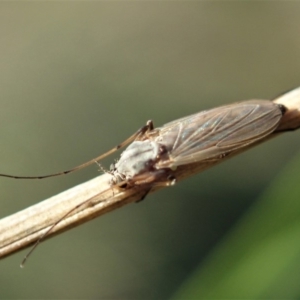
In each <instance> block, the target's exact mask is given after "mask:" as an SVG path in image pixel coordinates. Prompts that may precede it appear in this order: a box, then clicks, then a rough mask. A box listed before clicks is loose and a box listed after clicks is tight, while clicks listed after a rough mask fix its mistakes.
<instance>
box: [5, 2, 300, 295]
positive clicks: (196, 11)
mask: <svg viewBox="0 0 300 300" xmlns="http://www.w3.org/2000/svg"><path fill="white" fill-rule="evenodd" d="M299 13H300V3H299V2H236V1H232V2H231V1H230V2H221V1H216V2H202V1H201V2H194V1H193V2H184V1H182V2H167V1H166V2H162V1H157V2H150V1H149V2H121V1H116V2H26V3H24V2H2V3H0V91H1V97H0V124H1V126H0V140H1V147H0V173H10V174H17V175H41V174H47V173H52V172H57V171H61V170H64V169H68V168H71V167H73V166H76V165H77V164H80V163H82V162H84V161H86V160H89V159H91V158H93V157H95V156H97V155H99V154H100V153H102V152H104V151H106V150H108V149H110V148H111V147H113V146H115V145H116V144H118V143H119V142H121V141H122V140H123V139H124V138H126V137H128V136H129V135H130V134H132V133H133V132H134V131H135V130H137V129H138V128H139V127H141V126H142V125H144V124H145V122H146V121H147V120H149V119H152V120H153V121H154V124H155V125H156V126H160V125H163V124H164V123H166V122H169V121H171V120H174V119H177V118H179V117H183V116H185V115H189V114H192V113H195V112H197V111H201V110H203V109H207V108H211V107H214V106H217V105H222V104H228V103H231V102H236V101H240V100H246V99H251V98H262V99H271V98H273V97H275V96H276V95H277V94H280V93H282V92H284V91H286V90H289V89H291V88H293V87H296V86H299V85H300V55H299V53H300V38H299V30H300V18H299ZM299 134H300V132H293V133H287V134H284V135H283V136H281V137H279V138H276V139H274V140H271V141H269V142H267V143H266V144H264V145H261V146H258V147H256V148H254V149H252V150H250V151H248V152H247V153H244V154H242V155H240V156H238V157H236V158H234V159H232V160H229V161H227V162H225V163H224V164H221V165H219V166H217V167H215V168H212V169H210V170H208V171H206V172H204V173H202V174H199V175H197V176H194V177H193V178H190V179H188V180H186V181H184V182H180V183H179V184H178V185H176V186H175V187H172V188H167V189H163V190H161V191H159V192H157V193H154V194H152V195H150V196H149V197H147V199H146V200H145V201H143V202H142V203H139V204H131V205H128V206H126V207H124V208H122V209H119V210H117V211H114V212H112V213H110V214H108V215H105V216H103V217H101V218H98V219H96V220H94V221H92V222H89V223H87V224H85V225H83V226H80V227H78V228H76V229H74V230H71V231H69V232H66V233H64V234H62V235H60V236H58V237H55V238H53V239H51V240H49V241H46V242H45V243H43V244H42V245H41V246H40V247H39V249H38V250H37V251H36V252H35V253H34V255H33V256H32V257H31V258H30V260H29V261H28V264H27V265H26V268H25V269H22V270H21V269H20V268H19V263H20V261H21V260H22V258H23V255H24V254H25V252H26V251H27V250H26V251H23V252H22V253H17V254H14V255H12V256H11V257H8V258H5V259H4V260H2V261H1V268H0V269H1V271H0V282H1V292H0V296H1V298H3V299H4V298H11V299H12V298H27V299H29V298H36V299H38V298H43V299H47V298H53V299H54V298H69V299H71V298H86V299H88V298H100V299H168V298H171V297H175V298H176V296H174V295H181V296H178V297H179V298H181V299H183V298H185V297H187V295H188V294H185V290H186V289H188V288H187V287H188V286H194V289H195V290H197V292H199V291H200V293H199V294H197V296H196V292H195V294H190V295H189V297H190V298H193V297H196V298H202V297H203V298H204V297H205V298H209V297H211V298H214V297H216V298H222V297H224V298H233V297H238V298H242V297H243V298H251V296H257V297H261V296H265V297H269V298H272V297H275V296H276V295H281V296H282V297H283V298H285V296H287V294H285V292H284V291H285V290H287V288H286V283H285V282H282V281H281V280H280V278H281V277H276V276H275V275H276V274H277V275H278V274H279V275H278V276H283V274H285V276H287V274H288V275H289V276H290V278H293V280H294V281H293V282H294V284H293V285H292V286H293V287H294V290H293V289H292V287H290V288H289V289H288V290H289V292H290V291H291V290H292V291H293V295H292V296H294V297H296V296H297V295H298V297H299V296H300V291H299V290H298V287H297V285H299V284H298V283H297V282H299V279H300V274H298V273H297V275H295V273H293V272H292V271H291V272H289V271H288V270H289V266H291V265H294V266H295V269H296V266H297V268H298V269H300V268H299V267H300V258H299V257H298V256H299V254H298V252H297V251H294V252H295V253H294V252H293V253H294V256H293V257H294V258H295V257H297V260H296V261H295V260H293V259H292V258H291V259H289V264H290V265H284V267H282V269H280V270H282V272H281V271H278V269H276V271H274V269H272V268H270V267H266V271H265V272H266V275H263V276H262V279H260V280H259V282H258V283H257V282H255V276H254V278H252V277H251V278H252V279H253V280H254V281H250V280H248V279H247V277H245V279H244V281H243V280H242V276H241V274H250V271H249V269H247V268H243V266H244V265H238V266H237V265H235V262H234V257H233V260H232V261H231V260H229V259H228V257H226V256H224V257H223V258H222V259H221V258H220V255H219V254H218V253H220V252H221V253H223V254H224V253H225V250H224V251H223V250H222V247H225V246H224V245H225V244H226V241H227V239H229V238H228V237H230V236H231V242H230V239H229V241H228V243H227V244H226V245H227V246H226V247H228V248H226V249H227V250H226V251H227V252H228V253H229V254H230V253H231V255H232V254H233V253H234V256H235V255H236V256H239V255H242V256H243V255H244V253H245V251H249V249H250V248H249V247H246V249H243V248H242V247H241V248H238V247H237V246H236V244H234V243H242V241H243V238H245V236H246V235H245V234H244V231H243V230H241V231H240V232H239V234H237V235H236V236H235V237H234V236H233V233H232V232H235V230H238V229H237V228H239V227H238V226H239V224H241V222H242V223H243V222H244V221H243V220H244V218H245V216H249V210H250V211H251V210H252V211H253V207H256V206H257V205H258V203H260V201H263V196H262V195H264V193H265V190H268V189H271V188H272V186H273V182H274V180H275V182H281V180H279V179H278V178H280V176H281V175H280V174H282V172H288V171H286V170H287V168H288V167H286V165H287V164H289V165H290V166H291V167H292V166H293V165H294V163H293V159H297V153H299V151H298V149H299V146H300V135H299ZM115 158H116V157H110V158H109V159H107V160H106V161H105V162H104V165H105V166H106V167H107V168H108V167H109V164H110V163H111V162H113V160H114V159H115ZM284 174H287V173H284ZM98 175H99V172H98V169H97V167H96V166H95V167H90V168H89V169H87V170H84V171H81V172H80V173H78V174H72V175H69V176H62V177H57V178H50V179H46V180H41V181H17V180H11V179H5V178H2V179H0V188H1V189H0V199H1V200H0V215H1V217H5V216H7V215H10V214H13V213H15V212H17V211H19V210H22V209H24V208H26V207H27V206H30V205H33V204H35V203H37V202H39V201H41V200H43V199H46V198H48V197H50V196H52V195H55V194H57V193H59V192H61V191H63V190H65V189H68V188H70V187H72V186H74V185H76V184H79V183H81V182H83V181H86V180H88V179H90V178H93V177H95V176H98ZM295 176H296V175H295ZM285 177H286V176H285ZM299 179H300V178H299ZM283 188H284V187H283ZM283 195H284V197H283V198H280V199H281V202H280V201H279V200H280V199H279V200H278V201H279V203H283V204H284V203H285V202H286V201H287V199H289V194H288V193H283ZM297 195H300V189H299V194H297V192H296V193H295V196H294V197H296V198H298V197H297ZM269 208H272V197H271V200H270V201H269V205H266V208H265V209H266V210H267V212H268V209H269ZM290 209H291V211H295V210H296V208H295V207H294V206H293V204H291V205H290ZM279 210H280V211H282V208H280V209H279ZM266 215H268V213H266ZM266 215H264V214H262V215H260V216H261V219H260V220H261V222H262V223H260V224H261V225H260V226H258V227H257V229H256V230H254V232H256V233H258V232H259V231H260V230H261V229H262V228H265V227H266V226H265V224H264V223H263V221H264V220H265V219H266V217H264V216H266ZM251 216H252V215H251ZM250 219H251V221H249V220H250ZM283 219H284V218H281V217H280V216H279V217H278V218H270V219H268V224H269V225H270V228H272V226H273V224H276V225H277V227H276V226H275V227H276V228H275V230H279V228H278V226H279V224H280V220H283ZM247 220H248V221H249V222H253V224H256V223H255V222H256V218H255V215H254V216H252V217H251V218H250V217H248V219H247ZM284 220H285V219H284ZM294 221H295V224H296V225H297V226H298V227H299V225H300V218H299V221H298V222H297V218H295V220H294ZM245 222H246V221H245ZM273 222H274V223H273ZM249 230H250V229H249ZM249 230H248V231H249ZM270 230H271V229H270ZM280 230H281V229H280ZM248 231H247V232H248ZM232 236H233V237H232ZM250 236H252V235H251V234H249V237H250ZM283 236H285V233H283ZM291 239H292V240H294V237H292V238H291ZM233 240H234V241H235V242H232V241H233ZM254 240H255V239H254ZM254 240H253V242H251V239H250V240H248V243H249V245H252V246H253V248H251V251H254V252H255V251H257V248H255V246H256V243H255V242H254ZM282 243H284V242H282V240H280V245H290V242H289V241H286V242H285V243H284V244H282ZM299 244H300V241H299ZM222 245H223V246H222ZM230 246H232V247H233V248H230ZM219 247H221V248H219ZM218 249H221V250H219V252H218ZM230 249H232V250H230ZM237 249H240V250H237ZM266 249H267V247H266ZM266 249H265V248H262V252H259V253H264V254H265V255H268V253H269V252H267V250H266ZM270 249H278V245H277V244H276V241H275V242H274V245H273V246H272V247H271V246H270ZM289 249H290V248H289ZM291 249H298V248H294V247H293V248H291ZM234 251H236V252H234ZM227 252H226V253H227ZM251 253H252V252H251ZM255 253H256V252H255ZM229 254H228V255H229ZM297 255H298V256H297ZM268 256H269V257H270V255H268ZM283 256H284V257H287V254H286V253H285V252H280V251H279V252H278V253H277V255H276V254H274V256H273V257H272V260H271V261H272V262H274V263H275V262H278V261H280V262H281V260H280V259H279V258H280V257H283ZM250 257H251V256H250ZM255 257H256V256H255ZM258 257H260V259H261V260H262V261H264V259H262V258H261V256H258ZM218 258H219V261H218ZM214 262H216V265H214ZM248 262H249V264H250V265H254V264H252V263H251V262H252V261H251V260H250V258H249V261H248ZM259 262H260V260H258V261H257V268H254V269H253V270H251V272H252V273H251V274H260V272H261V264H260V263H259ZM281 265H282V263H281ZM220 266H221V267H222V268H223V271H224V273H222V274H224V277H221V276H219V277H216V276H215V274H221V272H220V268H221V267H220ZM233 266H234V272H231V273H230V272H229V271H230V270H232V269H233ZM271 266H273V267H274V268H275V266H274V265H272V263H271ZM268 270H269V272H268ZM195 274H201V275H199V276H200V277H199V278H200V279H199V280H197V279H195V278H197V275H195ZM234 274H235V275H234ZM270 274H271V275H272V276H270ZM206 275H207V276H209V277H206ZM195 276H196V277H195ZM234 276H237V277H238V278H240V281H239V282H236V281H235V279H234V278H235V277H234ZM230 279H232V280H231V281H230ZM226 280H228V282H229V283H228V285H226V287H224V289H223V290H222V284H224V285H225V283H224V282H226ZM272 280H273V281H272ZM201 282H202V285H203V282H206V283H207V285H206V286H205V287H203V286H202V287H201ZM221 282H222V284H221ZM270 282H271V283H272V286H273V287H274V288H272V286H271V285H270ZM210 286H211V288H210ZM243 286H245V287H246V288H245V289H243ZM248 286H250V287H251V288H252V294H251V293H250V291H251V288H249V289H248V288H247V287H248ZM262 286H263V287H262ZM216 287H219V290H218V291H219V292H217V291H216V290H215V288H216ZM205 288H207V290H205ZM201 289H202V290H201ZM254 289H255V292H254ZM178 290H180V292H179V291H178ZM257 290H258V292H256V291H257ZM259 291H262V293H260V294H259ZM180 293H182V294H180ZM201 293H202V294H201ZM255 293H256V294H255ZM289 295H290V294H289ZM290 296H291V295H290Z"/></svg>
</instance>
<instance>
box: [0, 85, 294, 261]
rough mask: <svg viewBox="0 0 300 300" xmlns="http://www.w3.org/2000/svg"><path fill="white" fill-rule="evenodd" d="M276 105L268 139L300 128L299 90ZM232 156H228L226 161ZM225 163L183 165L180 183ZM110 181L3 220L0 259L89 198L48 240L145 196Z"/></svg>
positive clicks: (83, 186)
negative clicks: (279, 110) (276, 120)
mask: <svg viewBox="0 0 300 300" xmlns="http://www.w3.org/2000/svg"><path fill="white" fill-rule="evenodd" d="M274 102H276V103H278V104H283V105H284V106H285V107H286V108H287V109H288V111H287V112H286V113H285V115H284V117H283V118H282V120H281V123H280V125H279V127H278V129H277V130H276V132H275V133H273V134H272V135H270V136H269V137H268V138H271V137H275V136H276V135H278V133H280V132H284V131H286V130H294V129H297V128H299V127H300V88H297V89H295V90H293V91H291V92H289V93H287V94H284V95H282V96H280V97H278V98H277V99H275V100H274ZM268 138H266V139H264V140H262V141H260V142H263V141H265V140H267V139H268ZM250 147H252V146H250ZM250 147H249V148H250ZM247 149H248V148H243V149H242V150H239V151H237V152H236V153H233V154H234V155H235V154H238V153H240V152H243V151H245V150H247ZM231 156H232V155H229V156H227V157H226V159H228V158H229V157H231ZM223 160H224V159H223ZM223 160H219V161H216V162H213V163H212V162H210V163H203V162H202V163H197V164H192V165H187V166H181V167H179V168H178V169H177V170H176V174H175V175H176V178H177V181H179V180H182V179H184V178H186V177H189V176H191V175H193V174H195V173H198V172H200V171H203V170H205V169H207V168H210V167H212V166H214V165H215V164H217V163H220V162H221V161H223ZM110 178H111V175H109V174H104V175H101V176H99V177H97V178H94V179H92V180H90V181H87V182H85V183H83V184H80V185H78V186H76V187H73V188H71V189H69V190H67V191H65V192H62V193H60V194H58V195H56V196H53V197H51V198H49V199H47V200H45V201H42V202H40V203H38V204H36V205H33V206H31V207H29V208H27V209H24V210H23V211H20V212H18V213H15V214H13V215H11V216H8V217H6V218H3V219H2V220H0V257H1V258H3V257H5V256H8V255H10V254H12V253H14V252H17V251H20V250H22V249H24V248H26V247H28V246H30V245H32V244H33V243H34V242H35V241H37V240H38V238H39V237H40V236H41V235H42V234H43V233H44V232H45V231H46V230H48V229H49V228H50V226H51V225H52V224H54V223H55V222H56V221H57V220H58V219H60V218H61V217H62V216H64V215H65V214H66V213H67V212H68V211H70V210H72V209H74V207H76V206H77V205H79V204H81V203H82V202H84V201H86V200H87V199H91V198H92V200H91V201H89V202H86V203H85V204H84V205H82V206H80V207H79V208H78V209H76V210H75V211H73V212H72V214H70V215H69V216H68V217H66V218H65V219H64V220H63V221H62V222H60V223H59V224H58V225H57V226H55V227H54V229H53V231H51V233H50V234H49V235H47V237H46V238H49V237H52V236H54V235H56V234H59V233H61V232H63V231H65V230H68V229H70V228H72V227H75V226H78V225H80V224H82V223H84V222H87V221H89V220H91V219H93V218H96V217H98V216H100V215H102V214H105V213H107V212H109V211H112V210H114V209H116V208H118V207H121V206H123V205H126V204H128V203H131V202H135V201H137V200H139V199H140V198H141V196H142V195H143V194H144V193H145V191H143V190H142V189H141V188H140V187H139V188H132V189H128V190H124V191H122V190H120V189H118V188H116V187H114V188H112V187H111V185H110V183H109V182H110ZM157 189H159V188H155V189H154V190H152V191H151V192H153V191H156V190H157ZM99 195H100V196H99Z"/></svg>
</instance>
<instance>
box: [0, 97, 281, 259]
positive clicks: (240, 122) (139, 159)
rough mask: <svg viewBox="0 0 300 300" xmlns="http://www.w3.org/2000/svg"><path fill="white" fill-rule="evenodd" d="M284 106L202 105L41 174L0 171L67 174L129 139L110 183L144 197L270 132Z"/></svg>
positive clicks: (263, 102) (253, 102) (262, 103)
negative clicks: (181, 172)
mask: <svg viewBox="0 0 300 300" xmlns="http://www.w3.org/2000/svg"><path fill="white" fill-rule="evenodd" d="M285 112H286V108H285V107H284V106H283V105H280V104H275V103H273V102H272V101H268V100H249V101H244V102H239V103H234V104H231V105H226V106H221V107H217V108H213V109H210V110H207V111H202V112H199V113H196V114H193V115H190V116H187V117H184V118H181V119H178V120H175V121H173V122H170V123H167V124H165V125H163V126H162V127H159V128H154V126H153V123H152V121H148V122H147V124H146V125H145V126H143V127H142V128H140V129H139V130H138V131H137V132H136V133H134V134H133V135H132V136H130V137H129V138H127V139H126V140H125V141H124V142H122V143H121V144H119V145H118V146H116V147H114V148H113V149H111V150H109V151H108V152H106V153H104V154H102V155H100V156H98V157H96V158H94V159H92V160H90V161H88V162H86V163H83V164H81V165H79V166H77V167H75V168H73V169H70V170H67V171H63V172H59V173H54V174H49V175H43V176H15V175H8V174H0V176H3V177H9V178H15V179H43V178H48V177H53V176H58V175H63V174H68V173H71V172H74V171H77V170H80V169H82V168H85V167H87V166H89V165H92V164H94V163H95V162H98V161H100V160H101V159H103V158H104V157H106V156H108V155H110V154H112V153H113V152H115V151H116V150H118V149H120V148H123V147H125V146H127V145H128V147H127V148H126V149H125V150H124V151H123V153H122V154H121V156H120V159H119V160H118V161H117V162H116V163H115V164H112V166H111V168H110V171H108V172H109V173H110V174H111V175H112V180H111V185H113V186H117V187H119V188H120V189H123V190H124V189H130V188H137V187H142V188H143V190H144V191H145V194H144V196H143V198H144V197H145V196H146V195H147V194H148V193H149V191H150V190H151V189H152V188H154V187H156V186H169V185H173V184H175V182H176V169H177V168H178V167H182V166H187V165H191V164H197V163H203V162H207V163H209V162H216V161H219V160H221V159H223V158H224V157H226V156H228V155H229V154H232V153H234V152H236V151H238V150H240V149H241V148H243V147H246V146H249V145H251V144H254V143H256V142H258V141H259V140H261V139H263V138H265V137H266V136H268V135H270V134H271V133H272V132H274V131H275V130H276V128H277V127H278V125H279V123H280V120H281V118H282V116H283V115H284V113H285ZM87 201H88V200H87ZM87 201H85V202H84V203H86V202H87ZM80 205H81V204H80ZM76 208H78V206H77V207H76ZM74 209H75V208H74ZM74 209H72V210H71V211H69V212H68V213H67V214H66V215H64V216H63V217H62V218H60V219H59V220H58V221H57V222H55V223H54V224H53V225H52V226H51V227H50V229H49V230H48V231H46V232H45V233H44V234H43V235H42V236H41V237H40V238H39V240H38V241H37V242H36V244H35V245H34V246H33V248H32V249H31V251H30V252H29V253H28V254H27V255H26V257H25V258H24V260H23V262H22V264H24V263H25V261H26V259H27V258H28V256H29V255H30V254H31V253H32V251H33V250H34V249H35V248H36V246H37V245H38V244H39V243H40V242H41V240H42V239H43V238H44V237H45V236H46V235H47V234H49V233H50V231H51V230H53V228H54V227H55V226H56V225H57V224H58V223H59V222H60V221H62V220H63V219H64V218H65V217H66V216H67V215H69V214H70V213H71V212H72V211H73V210H74Z"/></svg>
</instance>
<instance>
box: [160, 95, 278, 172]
mask: <svg viewBox="0 0 300 300" xmlns="http://www.w3.org/2000/svg"><path fill="white" fill-rule="evenodd" d="M281 117H282V111H281V109H280V107H279V106H278V105H277V104H275V103H273V102H271V101H267V100H250V101H245V102H241V103H235V104H232V105H228V106H223V107H218V108H215V109H211V110H208V111H203V112H200V113H198V114H194V115H191V116H189V117H185V118H182V119H179V120H176V121H175V122H171V123H168V124H166V125H164V126H163V127H161V128H160V133H159V142H160V143H162V144H163V145H165V146H166V147H167V150H168V152H169V154H170V158H169V160H167V161H162V162H160V163H158V167H159V168H165V167H174V166H180V165H184V164H189V163H193V162H200V161H203V160H206V159H212V158H217V157H218V156H220V155H224V154H228V153H230V152H232V151H234V150H237V149H239V148H242V147H245V146H247V145H249V144H252V143H255V142H256V141H257V140H260V139H262V138H264V137H265V136H267V135H269V134H270V133H272V132H273V131H274V130H275V129H276V128H277V126H278V124H279V121H280V119H281Z"/></svg>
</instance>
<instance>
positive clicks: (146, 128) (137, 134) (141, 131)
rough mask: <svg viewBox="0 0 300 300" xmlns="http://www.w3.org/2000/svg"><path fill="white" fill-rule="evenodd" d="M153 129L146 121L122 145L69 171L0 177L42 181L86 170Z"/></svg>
mask: <svg viewBox="0 0 300 300" xmlns="http://www.w3.org/2000/svg"><path fill="white" fill-rule="evenodd" d="M152 129H153V123H152V121H148V122H147V124H146V125H144V126H143V127H141V128H140V129H139V130H138V131H136V132H135V133H134V134H133V135H131V136H130V137H129V138H127V139H126V140H124V141H123V142H122V143H120V144H119V145H117V146H116V147H114V148H112V149H110V150H109V151H107V152H105V153H104V154H101V155H99V156H97V157H95V158H93V159H91V160H89V161H87V162H85V163H83V164H81V165H79V166H76V167H74V168H72V169H70V170H66V171H61V172H58V173H53V174H48V175H41V176H16V175H10V174H1V173H0V177H7V178H14V179H44V178H49V177H55V176H60V175H66V174H69V173H73V172H75V171H78V170H81V169H83V168H86V167H88V166H90V165H92V164H94V163H97V164H98V161H100V160H102V159H103V158H105V157H107V156H109V155H111V154H112V153H114V152H116V151H117V150H119V149H121V148H123V147H125V146H126V145H128V144H129V143H131V142H132V141H133V140H135V139H137V138H139V137H141V136H143V135H144V134H145V133H146V132H147V131H151V130H152Z"/></svg>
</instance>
